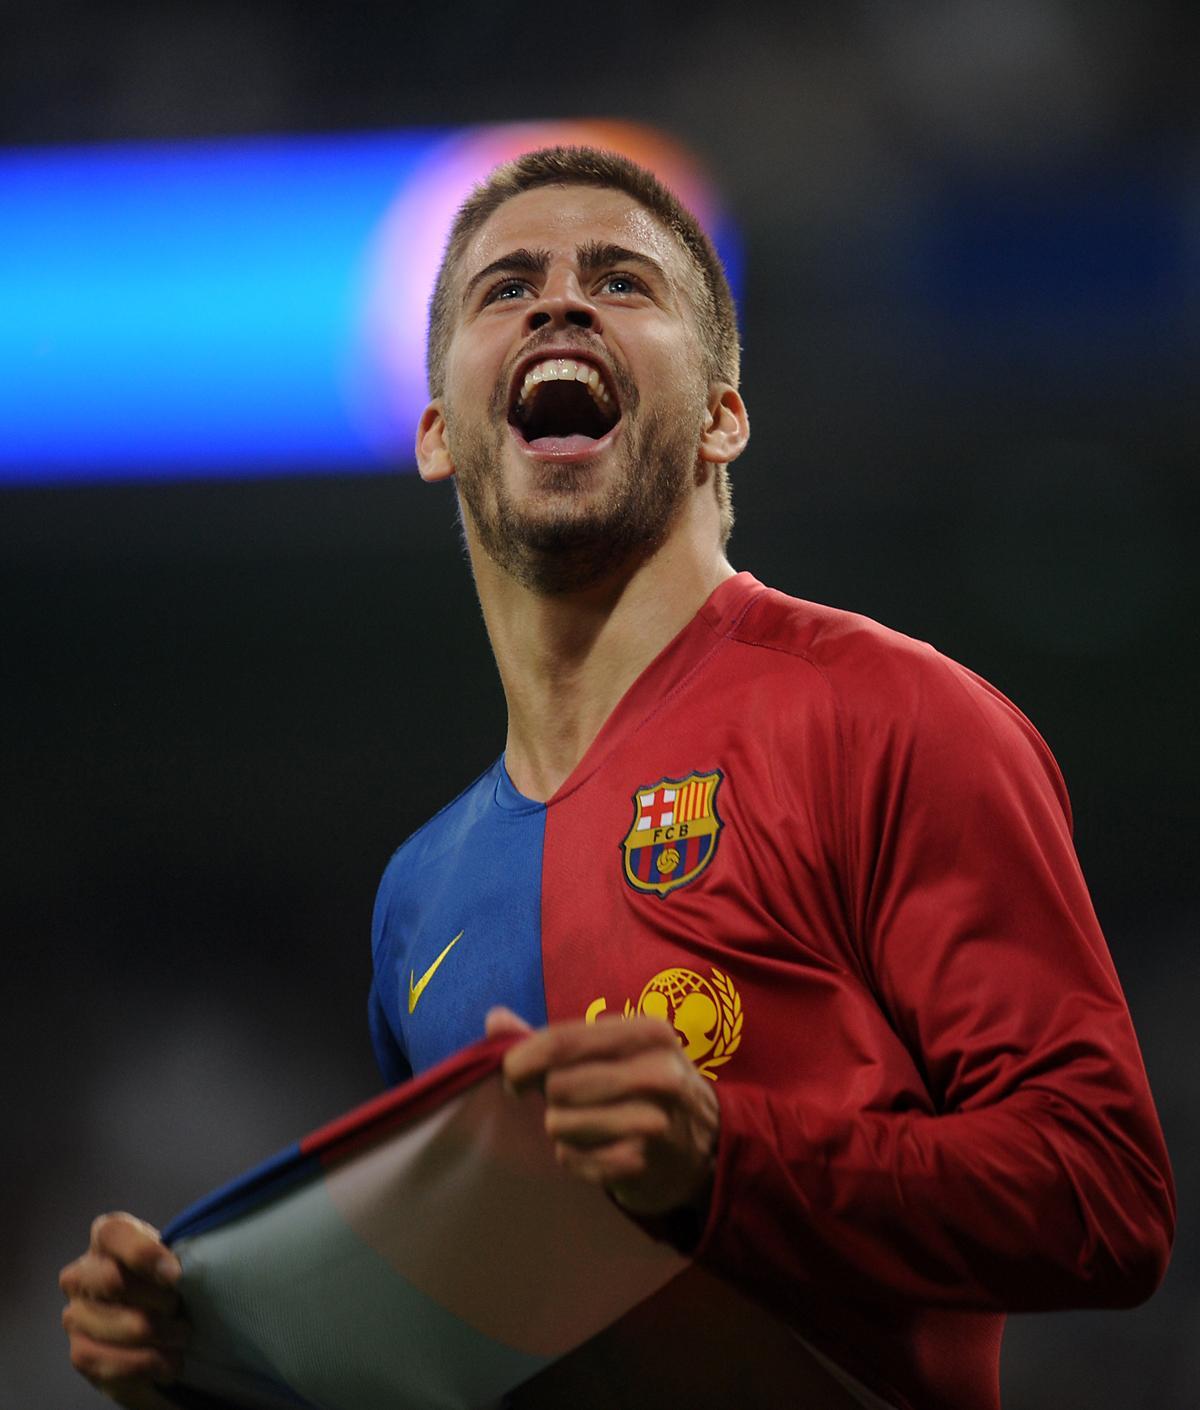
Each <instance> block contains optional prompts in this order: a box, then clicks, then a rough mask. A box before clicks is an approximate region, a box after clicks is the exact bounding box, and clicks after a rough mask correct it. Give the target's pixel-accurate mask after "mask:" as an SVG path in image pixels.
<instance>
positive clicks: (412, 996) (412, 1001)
mask: <svg viewBox="0 0 1200 1410" xmlns="http://www.w3.org/2000/svg"><path fill="white" fill-rule="evenodd" d="M462 938H463V932H462V931H461V930H460V931H459V932H458V934H457V935H456V936H455V937H454V939H453V940H451V942H450V943H449V944H448V945H447V946H446V948H445V949H444V950H443V951H442V953H441V954H440V955H439V956H438V957H437V959H436V960H434V962H433V963H432V964H431V965H430V966H429V968H428V969H427V970H426V971H425V973H424V974H423V975H422V976H421V977H420V979H418V980H417V982H416V983H415V984H414V983H413V972H412V970H411V969H410V970H409V971H408V1011H409V1013H412V1011H413V1009H415V1008H416V1006H417V1001H418V1000H419V999H420V997H421V995H422V994H423V993H424V992H425V986H426V985H427V984H428V983H429V981H430V980H431V979H432V978H433V976H434V975H435V974H436V973H437V967H438V965H440V964H441V962H442V961H443V960H444V959H445V958H446V956H447V955H448V954H449V953H450V951H451V950H453V949H454V947H455V945H457V944H458V942H459V941H460V940H461V939H462Z"/></svg>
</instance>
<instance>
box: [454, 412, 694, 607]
mask: <svg viewBox="0 0 1200 1410" xmlns="http://www.w3.org/2000/svg"><path fill="white" fill-rule="evenodd" d="M699 424H700V414H699V412H698V411H696V412H695V413H694V414H689V413H688V412H682V411H681V412H675V413H671V412H670V411H668V410H666V409H663V408H656V409H653V410H650V411H648V412H646V413H645V414H644V415H642V416H638V415H635V414H634V413H633V412H632V411H631V410H628V409H627V411H626V414H625V424H624V425H623V426H622V428H621V436H620V439H619V441H618V442H617V443H616V445H615V446H613V447H612V449H610V450H609V451H608V452H607V454H608V455H609V456H614V455H615V456H616V457H618V458H619V465H618V467H617V470H616V473H615V474H614V475H613V478H612V481H611V483H610V485H609V487H608V489H607V490H606V491H605V492H604V494H603V495H602V496H600V497H599V498H596V499H594V500H591V502H590V503H587V504H584V503H581V500H583V498H584V497H585V496H588V495H589V492H588V490H587V483H588V482H589V481H590V479H591V477H592V475H593V474H594V473H595V471H594V469H593V468H592V467H590V466H585V467H583V468H582V469H580V468H579V467H578V466H575V465H570V464H567V465H562V466H556V465H551V464H547V465H545V466H544V467H542V468H541V469H540V470H539V473H538V478H537V482H536V483H535V485H534V488H533V496H532V498H533V501H534V506H535V507H534V508H532V509H525V508H523V507H522V506H521V505H520V504H518V503H517V502H516V501H515V500H514V498H513V497H512V495H511V494H510V493H509V491H508V489H507V487H506V486H505V484H504V481H503V476H502V474H501V471H500V465H501V456H502V453H503V450H504V444H505V438H506V437H507V436H508V434H509V431H508V427H507V425H506V424H505V423H504V422H503V421H501V422H500V423H499V425H498V426H496V422H495V421H494V420H493V422H492V423H491V424H490V425H488V426H486V427H484V428H482V429H480V430H474V429H473V428H472V429H460V433H459V434H458V435H455V434H454V431H455V429H456V428H454V427H453V425H452V424H451V422H450V420H449V418H448V419H447V432H448V434H449V436H450V442H451V447H452V454H453V459H454V464H455V471H456V478H457V483H458V492H459V495H460V500H461V503H463V504H465V506H466V509H467V511H468V513H469V514H470V517H471V522H472V524H473V526H474V528H475V531H476V534H477V535H478V539H479V543H480V545H481V547H482V548H483V550H484V552H485V553H487V555H488V557H489V558H491V559H492V561H493V562H495V563H496V564H497V565H498V566H499V567H500V568H501V569H503V571H504V572H506V573H508V574H510V575H511V576H512V577H513V578H515V579H516V580H517V581H518V582H519V583H521V584H522V585H523V586H524V587H527V588H530V589H532V590H533V591H534V592H537V593H541V594H543V595H546V596H550V595H557V594H562V593H568V592H577V591H580V590H582V589H584V588H589V587H592V586H595V585H596V584H598V583H600V582H603V581H605V580H606V579H608V578H610V577H611V576H613V575H614V574H616V573H617V572H618V571H620V570H621V569H623V568H627V567H628V566H629V565H631V564H633V563H636V562H640V561H644V560H645V559H646V558H649V557H650V556H651V555H652V554H653V553H655V552H656V551H657V549H659V548H660V547H661V546H662V544H663V542H664V541H665V539H666V538H667V535H668V533H669V532H670V529H671V526H672V524H673V523H674V521H675V519H676V518H677V516H678V515H679V513H680V511H681V510H682V508H683V505H684V502H685V500H686V498H687V495H688V494H689V493H690V492H691V489H692V487H693V485H694V483H695V480H696V472H697V464H698V452H699V444H700V432H699ZM493 427H495V428H496V429H495V430H494V432H493ZM589 498H590V496H589Z"/></svg>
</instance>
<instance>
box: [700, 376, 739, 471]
mask: <svg viewBox="0 0 1200 1410" xmlns="http://www.w3.org/2000/svg"><path fill="white" fill-rule="evenodd" d="M749 439H750V418H749V416H748V415H747V414H746V403H745V402H744V401H743V400H742V399H741V397H740V396H739V395H738V390H737V388H736V387H731V386H730V385H729V383H728V382H714V383H713V384H712V386H710V387H709V389H708V411H707V413H706V415H705V418H704V431H703V433H702V434H701V436H700V459H701V460H707V461H709V462H710V463H711V464H714V465H728V464H729V462H730V461H731V460H736V459H737V458H738V456H739V455H741V453H742V451H744V450H745V449H746V442H747V441H748V440H749Z"/></svg>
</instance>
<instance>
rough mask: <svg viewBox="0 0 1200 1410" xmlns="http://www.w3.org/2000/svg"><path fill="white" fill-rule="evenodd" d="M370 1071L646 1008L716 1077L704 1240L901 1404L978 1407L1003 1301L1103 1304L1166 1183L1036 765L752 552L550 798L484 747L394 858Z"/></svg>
mask: <svg viewBox="0 0 1200 1410" xmlns="http://www.w3.org/2000/svg"><path fill="white" fill-rule="evenodd" d="M374 964H375V978H374V983H373V986H372V993H371V1024H372V1033H373V1036H374V1040H375V1044H376V1050H377V1052H378V1055H379V1059H380V1063H381V1066H382V1067H383V1070H384V1072H385V1074H386V1075H387V1076H388V1078H389V1079H390V1080H392V1081H396V1080H399V1079H401V1078H403V1077H405V1076H407V1075H408V1074H409V1072H410V1071H412V1072H418V1073H419V1072H421V1071H424V1070H425V1069H426V1068H428V1067H429V1066H431V1065H432V1064H434V1063H436V1062H437V1061H439V1060H440V1059H441V1058H443V1057H445V1056H447V1055H448V1054H450V1053H452V1052H454V1051H456V1050H458V1049H460V1048H462V1047H464V1046H465V1045H466V1044H467V1043H469V1042H471V1041H473V1040H475V1039H476V1038H478V1037H479V1035H480V1034H481V1033H482V1030H483V1020H484V1015H485V1013H486V1011H487V1009H488V1008H489V1007H490V1006H491V1005H493V1004H496V1003H502V1004H506V1005H507V1006H508V1007H510V1008H512V1009H514V1010H515V1011H516V1012H517V1013H519V1014H521V1015H522V1016H523V1017H524V1018H525V1019H527V1020H528V1021H529V1022H530V1023H532V1024H535V1025H538V1024H541V1023H544V1022H547V1021H555V1020H560V1019H567V1018H580V1017H586V1018H589V1019H592V1020H595V1021H613V1020H620V1018H621V1017H622V1016H626V1015H629V1014H632V1013H647V1014H652V1015H655V1016H658V1017H661V1018H663V1019H665V1020H666V1021H667V1022H669V1023H671V1024H672V1025H673V1026H674V1027H675V1029H676V1031H677V1033H678V1035H679V1039H680V1042H681V1044H682V1045H683V1047H684V1050H685V1052H686V1053H687V1054H688V1056H689V1057H690V1058H691V1060H692V1061H693V1063H694V1064H695V1065H696V1068H697V1070H698V1071H699V1072H700V1073H702V1074H703V1075H704V1076H705V1077H706V1078H707V1079H709V1080H711V1081H712V1082H713V1083H714V1084H715V1088H716V1091H717V1094H718V1097H719V1100H720V1108H721V1129H720V1138H719V1142H718V1164H717V1175H716V1184H715V1189H714V1194H713V1200H712V1205H711V1210H710V1214H709V1218H708V1223H707V1226H706V1228H705V1229H704V1230H703V1232H702V1233H701V1235H700V1238H699V1242H698V1243H697V1244H696V1245H695V1247H694V1249H692V1250H690V1251H691V1252H693V1253H694V1256H695V1258H696V1260H697V1261H698V1263H699V1265H700V1266H701V1267H702V1268H704V1269H706V1270H707V1272H708V1273H710V1274H715V1275H717V1276H718V1277H719V1278H721V1279H723V1280H725V1281H726V1282H728V1283H730V1284H732V1285H734V1286H735V1287H737V1288H738V1289H739V1290H740V1291H742V1292H744V1293H747V1294H749V1295H750V1296H751V1297H752V1298H754V1299H756V1300H757V1301H758V1302H759V1304H760V1305H762V1306H763V1307H766V1308H769V1309H770V1310H771V1311H772V1312H773V1313H774V1314H775V1316H776V1317H778V1318H779V1319H781V1320H782V1321H783V1322H784V1323H785V1324H787V1325H789V1326H791V1327H793V1328H795V1329H797V1330H798V1331H800V1332H801V1333H802V1334H803V1335H804V1336H805V1337H806V1338H808V1339H810V1340H811V1341H812V1342H813V1343H814V1344H816V1345H817V1346H818V1347H820V1348H822V1350H823V1351H824V1352H826V1353H827V1354H828V1355H829V1356H831V1357H832V1358H833V1360H834V1361H836V1362H837V1363H838V1364H840V1365H842V1366H844V1367H846V1368H848V1369H849V1370H851V1371H852V1372H854V1374H855V1375H856V1376H858V1377H859V1378H860V1379H861V1380H862V1381H863V1382H865V1383H866V1384H867V1385H868V1386H870V1387H872V1388H873V1389H874V1390H875V1391H877V1392H878V1394H880V1395H881V1396H883V1397H884V1398H885V1399H886V1400H887V1401H889V1402H890V1403H891V1404H893V1405H896V1406H899V1407H917V1406H919V1407H922V1410H928V1408H929V1407H946V1408H947V1410H949V1407H955V1410H993V1408H994V1407H996V1406H998V1404H999V1392H998V1361H999V1346H1000V1336H1001V1330H1002V1325H1003V1312H1004V1311H1005V1310H1032V1309H1037V1308H1052V1307H1065V1306H1087V1305H1123V1304H1128V1303H1132V1302H1136V1301H1139V1300H1141V1299H1143V1298H1144V1297H1146V1296H1148V1295H1149V1293H1150V1292H1151V1291H1152V1290H1153V1288H1154V1286H1155V1285H1156V1284H1157V1281H1158V1280H1159V1278H1160V1277H1161V1275H1162V1271H1163V1267H1164V1265H1165V1259H1166V1256H1167V1249H1168V1247H1169V1242H1170V1238H1171V1231H1172V1228H1173V1220H1174V1188H1173V1184H1172V1177H1171V1172H1170V1168H1169V1164H1168V1161H1167V1156H1166V1152H1165V1148H1164V1145H1163V1141H1162V1136H1161V1132H1160V1130H1159V1126H1158V1122H1157V1118H1156V1115H1155V1112H1154V1108H1153V1103H1152V1100H1151V1097H1150V1093H1149V1090H1148V1086H1147V1082H1146V1078H1145V1073H1144V1069H1143V1067H1142V1063H1141V1058H1140V1055H1139V1052H1138V1048H1137V1043H1136V1039H1135V1037H1134V1033H1133V1029H1132V1025H1131V1021H1130V1018H1129V1014H1128V1010H1127V1007H1126V1004H1125V1001H1124V998H1123V995H1122V993H1121V989H1120V986H1119V983H1118V981H1117V978H1116V975H1115V973H1114V970H1113V966H1112V963H1111V960H1110V957H1109V954H1108V951H1107V947H1106V945H1105V942H1104V939H1103V937H1102V935H1101V933H1100V930H1099V927H1098V924H1097V921H1096V918H1095V915H1094V912H1093V909H1092V906H1091V903H1090V900H1089V897H1088V893H1087V889H1086V885H1085V883H1084V881H1083V878H1082V875H1081V873H1080V869H1079V865H1078V862H1077V859H1076V857H1075V852H1074V848H1073V846H1072V842H1071V823H1070V813H1069V805H1068V802H1067V798H1066V793H1065V789H1064V787H1063V783H1062V780H1061V777H1060V775H1059V772H1058V769H1057V767H1056V765H1055V763H1054V760H1053V759H1052V757H1051V755H1050V753H1049V750H1048V749H1047V748H1046V745H1045V744H1044V742H1043V741H1042V739H1041V738H1040V736H1039V735H1038V734H1037V732H1036V731H1035V730H1034V728H1033V727H1032V725H1030V724H1029V722H1028V721H1027V720H1026V719H1025V717H1024V716H1023V715H1022V714H1021V713H1020V711H1018V710H1017V709H1016V708H1015V707H1014V706H1013V705H1012V704H1011V703H1010V702H1009V701H1008V700H1006V699H1005V698H1004V697H1003V696H1002V695H1001V694H1000V693H999V692H997V691H996V690H994V689H993V688H992V687H991V686H989V685H988V684H987V683H986V682H984V681H982V680H980V679H979V678H978V677H977V676H975V675H974V674H973V673H971V672H970V671H968V670H966V669H965V668H964V667H962V666H959V665H957V664H955V663H954V662H952V661H950V660H948V659H947V658H945V657H944V656H942V655H940V654H939V653H938V652H936V651H935V650H934V649H933V648H932V647H930V646H928V645H925V644H923V643H919V642H915V641H912V640H910V639H908V638H906V637H903V636H900V635H899V634H897V633H894V632H891V631H888V630H887V629H885V628H883V627H881V626H879V625H878V624H876V623H874V622H871V621H869V620H867V619H865V618H863V617H859V616H856V615H853V614H850V613H844V612H838V611H835V610H832V609H830V608H826V607H820V606H816V605H814V604H810V603H804V602H799V601H797V600H795V599H792V598H788V597H786V596H784V595H782V594H780V593H777V592H773V591H771V590H769V589H767V588H765V587H763V586H762V585H761V584H760V583H758V582H756V581H755V580H754V579H753V578H752V577H750V576H749V575H748V574H744V573H743V574H739V575H738V576H736V577H734V578H731V579H729V580H728V581H726V582H725V583H723V584H722V585H721V586H720V587H718V588H717V590H716V591H715V592H714V593H713V594H712V596H711V597H710V598H709V600H708V601H707V603H706V604H705V605H704V606H703V608H702V609H701V610H700V612H699V613H698V614H697V616H696V617H695V618H694V619H693V621H692V622H691V623H690V624H689V625H688V626H687V627H686V628H685V629H684V630H683V631H682V632H681V633H680V634H679V636H677V637H676V638H675V639H674V640H673V641H672V642H671V643H670V644H669V645H668V646H667V647H666V648H665V650H663V651H662V652H661V653H660V654H659V655H658V656H657V657H656V658H655V659H654V660H653V661H652V662H651V664H650V665H649V666H648V667H647V669H646V670H645V671H644V672H643V674H642V675H641V676H640V677H639V679H638V680H637V681H636V682H635V683H634V685H633V686H632V687H631V688H630V690H629V691H628V692H627V693H626V695H625V696H624V697H623V698H622V700H621V701H620V703H619V704H618V706H617V707H616V709H615V710H614V711H613V713H612V715H611V716H610V718H609V719H608V721H607V722H606V724H605V725H604V727H603V729H602V730H601V731H600V733H599V735H598V736H597V737H596V739H595V741H594V742H593V743H592V745H591V747H590V748H589V749H588V751H587V753H586V755H585V756H584V758H583V759H582V760H581V762H580V764H579V766H578V767H577V768H576V769H575V771H574V772H573V773H572V775H571V776H570V777H569V778H568V779H567V781H566V782H565V783H564V784H563V786H562V787H561V788H560V789H559V790H558V792H557V793H556V794H555V795H554V796H553V797H552V798H551V799H550V800H549V801H548V802H546V803H545V804H542V803H535V802H532V801H530V800H529V799H526V798H524V797H522V796H521V795H520V794H519V793H518V792H517V791H516V790H515V788H514V787H513V785H512V783H511V781H510V780H509V779H508V777H507V774H506V773H505V770H504V766H503V761H502V760H501V761H498V762H497V764H496V765H495V766H493V768H491V769H490V770H489V771H488V772H487V773H486V774H484V775H483V776H482V777H481V778H479V779H477V780H476V781H475V783H474V784H472V785H471V786H470V787H469V788H468V789H467V790H466V791H465V792H464V793H463V794H461V795H460V796H459V797H458V798H457V799H456V800H455V801H454V802H453V803H451V804H450V805H449V806H448V807H447V808H445V809H444V810H443V811H442V812H441V813H439V814H438V815H437V816H436V817H435V818H433V819H432V820H431V821H430V822H429V823H428V824H426V826H425V827H423V828H422V829H421V830H420V831H419V832H417V833H416V834H415V835H414V836H413V837H412V838H410V839H409V840H408V841H407V842H406V843H405V844H404V846H403V847H401V848H400V850H399V851H398V852H397V853H396V855H395V856H394V857H393V858H392V860H391V862H390V864H389V866H388V868H387V871H386V872H385V875H384V878H383V882H382V885H381V887H380V891H379V897H378V902H377V905H376V912H375V924H374Z"/></svg>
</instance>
